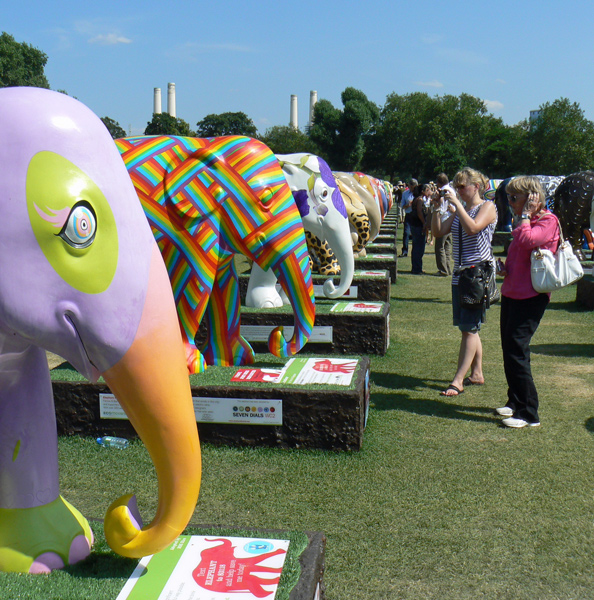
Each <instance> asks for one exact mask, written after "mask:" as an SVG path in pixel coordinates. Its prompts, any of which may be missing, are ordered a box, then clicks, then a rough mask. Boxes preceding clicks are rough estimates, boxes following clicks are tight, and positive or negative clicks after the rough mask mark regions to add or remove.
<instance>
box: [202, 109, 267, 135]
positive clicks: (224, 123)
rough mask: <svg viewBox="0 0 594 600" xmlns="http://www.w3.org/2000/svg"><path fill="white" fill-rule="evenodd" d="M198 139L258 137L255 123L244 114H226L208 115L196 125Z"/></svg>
mask: <svg viewBox="0 0 594 600" xmlns="http://www.w3.org/2000/svg"><path fill="white" fill-rule="evenodd" d="M196 127H197V128H198V129H197V130H196V135H197V136H198V137H218V136H221V135H246V136H248V137H253V138H255V137H257V136H258V130H257V129H256V126H255V125H254V122H253V121H252V120H251V119H250V118H249V117H248V116H247V115H246V114H245V113H243V112H226V113H221V114H218V115H215V114H210V115H206V117H204V119H202V121H198V123H196Z"/></svg>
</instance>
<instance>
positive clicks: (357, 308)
mask: <svg viewBox="0 0 594 600" xmlns="http://www.w3.org/2000/svg"><path fill="white" fill-rule="evenodd" d="M382 308H383V303H382V302H337V303H336V304H335V305H334V306H333V307H332V308H331V309H330V312H338V313H340V312H344V313H359V312H368V313H378V312H381V311H382Z"/></svg>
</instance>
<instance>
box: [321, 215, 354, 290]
mask: <svg viewBox="0 0 594 600" xmlns="http://www.w3.org/2000/svg"><path fill="white" fill-rule="evenodd" d="M324 238H325V239H326V241H327V242H328V245H329V246H330V248H332V252H333V253H334V256H336V260H338V264H339V265H340V283H339V285H338V287H335V286H334V282H333V281H332V279H328V280H326V281H325V282H324V295H325V296H326V297H327V298H340V296H342V295H344V293H345V292H346V291H347V290H348V289H349V287H350V285H351V283H352V281H353V275H354V273H355V257H354V255H353V244H352V239H351V234H350V229H349V223H348V221H347V220H346V219H343V222H342V223H341V228H340V229H337V228H335V227H324Z"/></svg>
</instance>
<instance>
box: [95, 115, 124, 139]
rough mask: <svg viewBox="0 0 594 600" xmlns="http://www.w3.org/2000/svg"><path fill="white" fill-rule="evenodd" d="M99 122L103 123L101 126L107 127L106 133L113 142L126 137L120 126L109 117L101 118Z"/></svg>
mask: <svg viewBox="0 0 594 600" xmlns="http://www.w3.org/2000/svg"><path fill="white" fill-rule="evenodd" d="M101 120H102V121H103V125H105V127H107V131H109V133H110V134H111V137H112V138H113V139H114V140H117V139H118V138H123V137H126V131H125V130H124V129H123V128H122V127H121V126H120V124H119V123H118V122H117V121H114V120H113V119H110V118H109V117H101Z"/></svg>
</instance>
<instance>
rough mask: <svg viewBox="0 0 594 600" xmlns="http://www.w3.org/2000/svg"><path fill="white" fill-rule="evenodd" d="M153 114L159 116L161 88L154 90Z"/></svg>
mask: <svg viewBox="0 0 594 600" xmlns="http://www.w3.org/2000/svg"><path fill="white" fill-rule="evenodd" d="M153 114H154V115H160V114H161V88H155V93H154V94H153Z"/></svg>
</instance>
